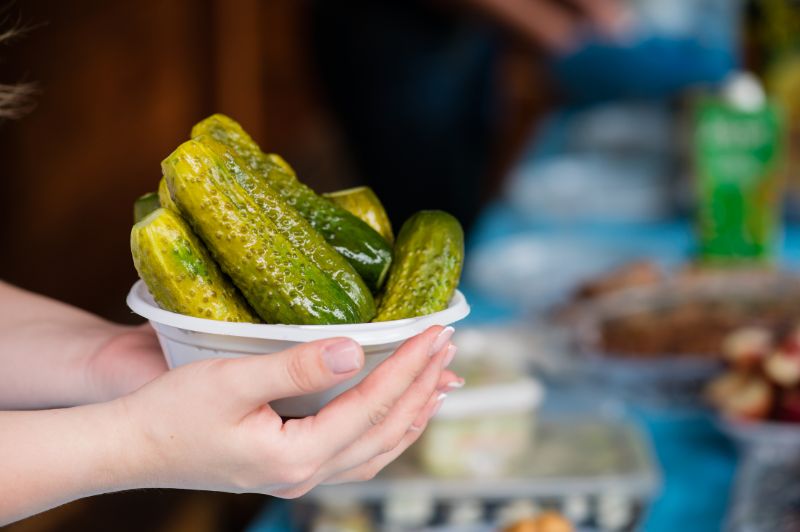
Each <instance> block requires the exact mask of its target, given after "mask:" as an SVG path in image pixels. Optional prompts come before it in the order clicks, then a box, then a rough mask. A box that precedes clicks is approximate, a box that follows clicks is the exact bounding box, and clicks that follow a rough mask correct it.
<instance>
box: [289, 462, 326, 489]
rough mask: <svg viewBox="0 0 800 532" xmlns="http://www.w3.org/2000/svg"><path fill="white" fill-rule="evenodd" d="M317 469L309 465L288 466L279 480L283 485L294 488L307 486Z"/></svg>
mask: <svg viewBox="0 0 800 532" xmlns="http://www.w3.org/2000/svg"><path fill="white" fill-rule="evenodd" d="M317 470H318V468H317V467H316V466H315V465H313V464H311V463H302V464H290V465H289V466H288V467H286V468H285V471H284V473H283V475H281V480H282V481H283V483H284V484H291V485H295V486H299V485H303V484H307V483H308V482H310V481H311V479H313V478H314V475H316V473H317Z"/></svg>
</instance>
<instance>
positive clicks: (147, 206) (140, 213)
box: [133, 192, 160, 223]
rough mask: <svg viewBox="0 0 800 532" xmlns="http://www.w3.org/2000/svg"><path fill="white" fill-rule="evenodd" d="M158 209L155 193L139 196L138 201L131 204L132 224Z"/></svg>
mask: <svg viewBox="0 0 800 532" xmlns="http://www.w3.org/2000/svg"><path fill="white" fill-rule="evenodd" d="M159 207H160V205H159V202H158V194H156V193H155V192H148V193H147V194H144V195H142V196H139V199H137V200H136V201H135V202H134V203H133V223H138V222H139V221H141V220H142V219H144V218H145V217H146V216H147V215H148V214H150V213H151V212H153V211H154V210H156V209H158V208H159Z"/></svg>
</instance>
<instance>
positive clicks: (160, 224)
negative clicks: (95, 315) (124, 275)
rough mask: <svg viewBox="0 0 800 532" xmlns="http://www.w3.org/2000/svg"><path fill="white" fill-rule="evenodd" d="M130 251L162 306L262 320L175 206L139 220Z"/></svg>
mask: <svg viewBox="0 0 800 532" xmlns="http://www.w3.org/2000/svg"><path fill="white" fill-rule="evenodd" d="M131 254H132V255H133V263H134V265H135V266H136V270H137V271H138V272H139V276H140V277H141V278H142V280H144V282H145V284H146V285H147V288H148V290H150V293H151V294H152V295H153V298H154V299H155V300H156V302H157V303H158V304H159V306H161V307H162V308H163V309H166V310H169V311H172V312H178V313H181V314H185V315H188V316H194V317H197V318H207V319H212V320H219V321H234V322H253V323H257V322H258V321H259V319H258V318H257V317H256V316H255V314H253V312H252V311H251V310H250V308H249V307H248V306H247V303H246V302H245V301H244V299H243V298H242V296H241V295H240V294H239V293H238V292H237V290H236V288H235V287H234V286H233V285H232V284H230V281H228V279H226V278H225V277H224V276H223V274H222V272H220V271H219V268H218V267H217V265H216V264H215V263H214V261H213V260H212V259H211V257H210V256H209V254H208V251H207V250H206V249H205V247H204V246H203V244H202V243H201V242H200V240H199V239H198V238H197V236H195V235H194V234H193V233H192V230H191V228H189V226H188V225H187V224H186V222H184V221H183V220H182V219H181V218H180V216H178V214H177V213H175V212H174V211H171V210H168V209H163V208H158V209H156V210H154V211H152V212H151V213H150V214H148V215H147V216H145V217H144V218H143V219H142V220H141V221H139V222H138V223H136V225H134V226H133V229H132V230H131Z"/></svg>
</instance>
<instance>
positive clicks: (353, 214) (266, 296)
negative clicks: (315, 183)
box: [131, 114, 464, 325]
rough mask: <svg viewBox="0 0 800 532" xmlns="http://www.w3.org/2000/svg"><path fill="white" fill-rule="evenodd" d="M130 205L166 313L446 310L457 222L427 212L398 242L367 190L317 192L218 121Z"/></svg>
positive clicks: (273, 316)
mask: <svg viewBox="0 0 800 532" xmlns="http://www.w3.org/2000/svg"><path fill="white" fill-rule="evenodd" d="M161 169H162V174H163V178H162V179H161V182H160V183H159V185H158V192H152V193H149V194H145V195H144V196H142V197H141V198H139V199H138V200H137V201H136V203H135V204H134V218H135V222H136V223H135V224H134V226H133V228H132V230H131V254H132V256H133V262H134V265H135V266H136V270H137V272H138V273H139V276H140V277H141V278H142V280H143V281H144V282H145V284H146V285H147V288H148V289H149V291H150V293H151V294H152V296H153V298H154V299H155V301H156V303H157V304H158V305H159V306H160V307H161V308H163V309H166V310H169V311H172V312H177V313H180V314H185V315H188V316H194V317H198V318H206V319H213V320H221V321H232V322H251V323H262V322H263V323H282V324H300V325H329V324H344V323H366V322H370V321H389V320H399V319H405V318H413V317H417V316H423V315H426V314H430V313H433V312H437V311H440V310H444V309H445V308H447V305H448V303H449V301H450V299H451V297H452V296H453V293H454V292H455V289H456V287H457V286H458V282H459V278H460V276H461V268H462V265H463V260H464V234H463V230H462V228H461V225H460V224H459V222H458V221H457V220H456V219H455V218H454V217H453V216H451V215H450V214H448V213H446V212H443V211H420V212H418V213H416V214H414V215H413V216H411V217H410V218H409V219H408V220H407V221H406V222H405V223H404V224H403V226H402V227H401V229H400V232H399V233H398V235H397V239H395V238H394V233H393V231H392V227H391V224H390V222H389V217H388V216H387V214H386V212H385V210H384V208H383V206H382V204H381V202H380V200H379V199H378V198H377V196H376V195H375V194H374V193H373V192H372V190H371V189H369V188H367V187H358V188H354V189H348V190H343V191H339V192H334V193H330V194H324V195H320V194H317V193H316V192H315V191H314V190H312V189H311V188H310V187H308V186H306V185H305V184H303V183H302V182H301V181H300V180H299V179H298V177H297V174H296V173H295V171H294V169H293V168H292V167H291V166H290V165H289V164H288V163H287V162H286V161H285V160H283V159H282V158H281V157H280V156H278V155H275V154H269V153H264V152H263V151H262V150H261V148H260V147H259V146H258V144H256V143H255V142H254V141H253V139H252V138H251V137H250V136H249V135H248V134H247V133H246V132H245V131H244V129H243V128H242V127H241V126H240V125H239V124H238V123H237V122H235V121H234V120H232V119H231V118H229V117H227V116H224V115H220V114H215V115H212V116H210V117H208V118H206V119H205V120H203V121H201V122H199V123H198V124H196V125H195V126H194V128H192V132H191V138H190V140H187V141H186V142H184V143H183V144H181V145H180V146H178V148H177V149H176V150H175V151H173V152H172V153H171V154H170V155H168V156H167V158H166V159H164V161H163V162H162V163H161Z"/></svg>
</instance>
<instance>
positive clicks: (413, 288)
mask: <svg viewBox="0 0 800 532" xmlns="http://www.w3.org/2000/svg"><path fill="white" fill-rule="evenodd" d="M463 264H464V231H463V229H462V228H461V224H460V223H459V222H458V220H456V219H455V218H454V217H453V216H452V215H450V214H448V213H446V212H443V211H420V212H418V213H416V214H414V215H413V216H412V217H411V218H409V219H408V220H407V221H406V222H405V223H404V224H403V227H402V228H401V229H400V233H399V234H398V235H397V241H396V243H395V248H394V262H393V263H392V270H391V272H389V279H388V280H387V281H386V290H385V291H384V293H383V294H382V296H381V298H380V305H379V307H378V315H377V316H376V317H375V319H374V320H373V321H390V320H402V319H405V318H414V317H417V316H424V315H427V314H431V313H433V312H439V311H440V310H444V309H446V308H447V305H448V304H449V302H450V298H452V297H453V293H454V292H455V290H456V287H457V286H458V282H459V279H460V278H461V268H462V266H463Z"/></svg>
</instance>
